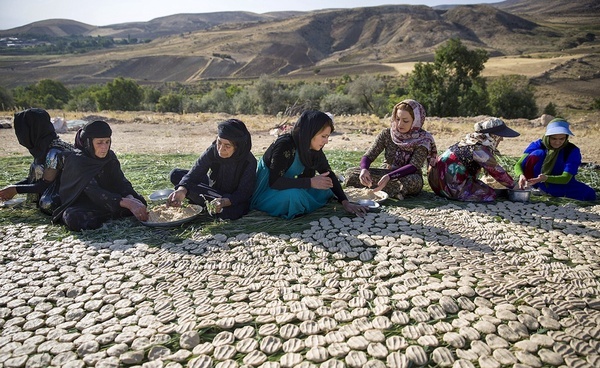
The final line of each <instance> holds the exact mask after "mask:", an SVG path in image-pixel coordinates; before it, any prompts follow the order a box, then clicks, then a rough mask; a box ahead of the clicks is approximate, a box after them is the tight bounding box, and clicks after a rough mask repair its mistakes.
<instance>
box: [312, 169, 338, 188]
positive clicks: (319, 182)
mask: <svg viewBox="0 0 600 368" xmlns="http://www.w3.org/2000/svg"><path fill="white" fill-rule="evenodd" d="M310 187H311V188H315V189H329V188H333V182H332V181H331V178H330V177H329V171H327V172H324V173H323V174H319V175H317V176H314V177H312V178H310Z"/></svg>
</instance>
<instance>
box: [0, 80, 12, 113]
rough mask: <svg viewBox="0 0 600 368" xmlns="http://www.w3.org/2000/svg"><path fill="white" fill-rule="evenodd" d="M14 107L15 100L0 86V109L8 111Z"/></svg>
mask: <svg viewBox="0 0 600 368" xmlns="http://www.w3.org/2000/svg"><path fill="white" fill-rule="evenodd" d="M14 107H15V100H14V99H13V96H12V94H11V93H10V91H9V90H8V89H6V88H4V87H2V86H0V109H2V111H8V110H11V109H12V108H14Z"/></svg>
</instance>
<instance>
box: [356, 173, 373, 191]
mask: <svg viewBox="0 0 600 368" xmlns="http://www.w3.org/2000/svg"><path fill="white" fill-rule="evenodd" d="M358 180H360V183H361V184H362V185H364V186H365V187H367V188H371V185H373V179H371V173H370V172H369V170H367V169H361V170H360V175H359V176H358Z"/></svg>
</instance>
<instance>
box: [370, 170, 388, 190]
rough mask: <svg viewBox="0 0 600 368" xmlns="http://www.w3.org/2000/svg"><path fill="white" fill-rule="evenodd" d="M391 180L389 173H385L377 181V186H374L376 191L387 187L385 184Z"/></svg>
mask: <svg viewBox="0 0 600 368" xmlns="http://www.w3.org/2000/svg"><path fill="white" fill-rule="evenodd" d="M389 182H390V176H389V175H388V174H385V175H384V176H382V177H381V179H379V182H378V183H377V187H375V188H373V191H374V192H377V191H379V190H383V188H385V186H386V185H387V184H388V183H389Z"/></svg>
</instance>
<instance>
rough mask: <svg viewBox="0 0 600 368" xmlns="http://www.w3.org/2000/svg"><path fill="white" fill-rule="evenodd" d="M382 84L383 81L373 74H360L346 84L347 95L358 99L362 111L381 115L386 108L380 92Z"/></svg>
mask: <svg viewBox="0 0 600 368" xmlns="http://www.w3.org/2000/svg"><path fill="white" fill-rule="evenodd" d="M383 86H384V83H383V81H381V80H379V79H377V78H375V77H373V76H370V75H368V76H360V77H358V78H356V79H355V80H354V81H352V82H350V83H349V84H348V95H349V96H350V97H352V98H353V99H354V100H355V101H358V103H359V108H360V109H361V110H362V111H364V112H369V113H372V114H376V115H382V114H385V113H386V111H385V110H386V108H387V106H386V101H385V98H384V97H383V96H382V94H381V90H382V89H383Z"/></svg>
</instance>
